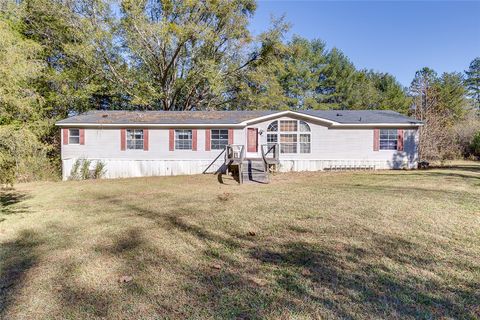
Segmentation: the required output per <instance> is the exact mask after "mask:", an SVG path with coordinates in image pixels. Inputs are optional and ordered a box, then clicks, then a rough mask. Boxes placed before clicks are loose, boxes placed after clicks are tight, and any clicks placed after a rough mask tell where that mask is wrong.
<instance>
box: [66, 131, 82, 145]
mask: <svg viewBox="0 0 480 320" xmlns="http://www.w3.org/2000/svg"><path fill="white" fill-rule="evenodd" d="M68 144H80V129H68Z"/></svg>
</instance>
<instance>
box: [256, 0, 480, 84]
mask: <svg viewBox="0 0 480 320" xmlns="http://www.w3.org/2000/svg"><path fill="white" fill-rule="evenodd" d="M272 15H274V16H276V17H279V16H281V15H285V17H286V20H287V21H288V22H290V23H291V24H292V28H291V30H290V34H289V36H291V35H292V34H298V35H300V36H303V37H306V38H309V39H313V38H319V39H322V40H324V41H325V42H326V43H327V47H328V48H332V47H337V48H339V49H341V50H342V51H343V52H344V53H345V54H346V55H347V56H348V57H349V58H350V60H351V61H352V62H353V63H354V64H355V66H356V67H357V68H359V69H363V68H367V69H373V70H376V71H382V72H388V73H390V74H393V75H394V76H395V77H396V78H397V79H398V80H399V81H400V83H401V84H402V85H404V86H408V85H410V82H411V80H412V79H413V76H414V74H415V71H416V70H418V69H420V68H422V67H424V66H428V67H430V68H433V69H434V70H436V71H437V72H438V73H439V74H440V73H442V72H451V71H460V72H462V71H463V70H465V69H467V67H468V65H469V63H470V61H472V60H473V59H474V58H475V57H478V56H480V1H469V2H460V1H369V2H363V1H350V2H348V1H341V2H340V1H258V8H257V12H256V13H255V16H254V17H253V20H252V23H251V30H252V31H253V32H254V33H259V32H261V31H263V30H265V29H267V28H268V26H269V24H270V20H271V16H272Z"/></svg>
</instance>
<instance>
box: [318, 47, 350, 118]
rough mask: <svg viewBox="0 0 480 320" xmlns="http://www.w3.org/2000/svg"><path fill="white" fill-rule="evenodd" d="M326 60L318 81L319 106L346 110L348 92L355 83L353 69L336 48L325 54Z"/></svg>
mask: <svg viewBox="0 0 480 320" xmlns="http://www.w3.org/2000/svg"><path fill="white" fill-rule="evenodd" d="M326 60H327V61H326V66H325V68H323V69H322V72H321V74H320V79H319V88H318V90H319V92H320V93H321V94H322V102H321V105H323V107H324V108H328V109H336V108H346V100H347V96H348V92H349V90H350V89H351V87H352V86H353V84H354V82H355V76H356V71H355V67H354V65H353V64H352V63H351V62H350V60H349V59H348V58H347V57H346V56H345V55H344V54H343V53H342V52H341V51H340V50H338V49H337V48H333V49H332V50H331V51H330V52H329V53H328V54H327V59H326Z"/></svg>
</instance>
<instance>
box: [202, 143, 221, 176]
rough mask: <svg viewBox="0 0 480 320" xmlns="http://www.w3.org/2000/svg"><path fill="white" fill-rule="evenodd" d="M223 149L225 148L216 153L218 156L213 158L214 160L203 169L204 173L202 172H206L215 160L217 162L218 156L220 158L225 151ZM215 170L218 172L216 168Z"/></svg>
mask: <svg viewBox="0 0 480 320" xmlns="http://www.w3.org/2000/svg"><path fill="white" fill-rule="evenodd" d="M225 150H226V149H223V150H222V152H220V153H219V154H218V156H217V157H216V158H215V160H213V161H212V162H211V163H210V164H209V165H208V167H207V168H206V169H205V170H203V173H204V174H205V173H207V171H208V169H210V167H211V166H212V165H213V164H214V163H215V162H217V160H218V158H220V156H221V155H222V154H223V153H224V152H225ZM217 172H218V170H217Z"/></svg>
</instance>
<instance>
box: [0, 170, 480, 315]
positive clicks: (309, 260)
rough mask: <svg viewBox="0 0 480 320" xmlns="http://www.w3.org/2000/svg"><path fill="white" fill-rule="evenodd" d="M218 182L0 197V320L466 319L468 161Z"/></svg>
mask: <svg viewBox="0 0 480 320" xmlns="http://www.w3.org/2000/svg"><path fill="white" fill-rule="evenodd" d="M224 182H225V184H220V183H219V182H218V181H217V179H216V177H214V176H211V175H200V176H188V177H187V176H186V177H158V178H140V179H122V180H103V181H85V182H75V181H69V182H61V183H60V182H43V183H32V184H22V185H18V186H16V188H15V190H11V191H3V192H2V193H1V195H0V203H1V207H0V209H1V212H0V221H1V222H0V318H4V319H52V318H53V319H54V318H62V319H65V318H66V319H79V318H83V319H84V318H114V319H125V318H143V319H149V318H172V319H178V318H197V319H199V318H202V319H204V318H218V319H224V318H243V319H254V318H283V319H290V318H292V319H310V318H325V319H331V318H355V319H372V318H377V319H378V318H402V319H409V318H412V319H413V318H421V319H432V318H463V319H475V318H480V307H479V301H480V285H479V283H480V258H479V257H480V165H479V164H478V163H477V164H475V163H464V164H462V165H458V166H456V167H452V168H449V169H433V170H428V171H379V172H376V173H373V172H355V173H354V172H345V173H321V172H318V173H291V174H278V175H276V176H274V177H273V179H272V183H271V184H269V185H242V186H239V185H237V184H236V183H235V182H234V181H233V180H231V179H229V178H225V179H224ZM122 276H131V277H133V280H132V281H130V282H126V283H120V282H119V279H120V277H122Z"/></svg>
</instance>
